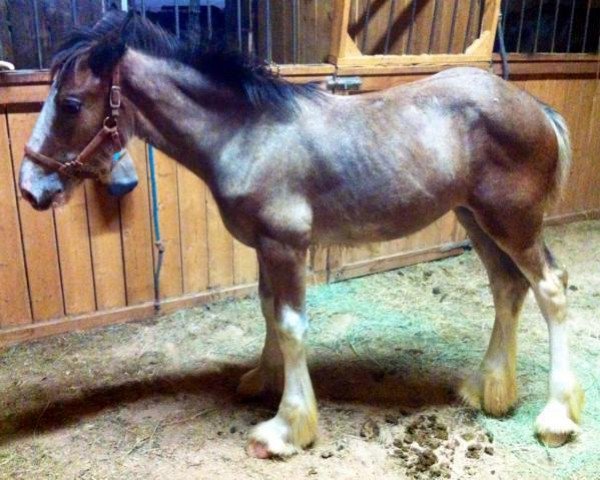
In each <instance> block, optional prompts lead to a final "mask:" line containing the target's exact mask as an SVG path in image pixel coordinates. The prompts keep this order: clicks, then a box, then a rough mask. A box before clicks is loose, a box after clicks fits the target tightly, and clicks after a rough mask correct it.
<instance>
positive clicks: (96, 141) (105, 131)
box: [25, 67, 123, 178]
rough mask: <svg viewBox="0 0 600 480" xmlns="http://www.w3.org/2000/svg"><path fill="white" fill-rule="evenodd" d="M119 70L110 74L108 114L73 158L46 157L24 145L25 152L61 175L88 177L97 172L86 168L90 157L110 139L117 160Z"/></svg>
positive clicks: (118, 151)
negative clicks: (69, 159)
mask: <svg viewBox="0 0 600 480" xmlns="http://www.w3.org/2000/svg"><path fill="white" fill-rule="evenodd" d="M120 80H121V76H120V71H119V68H118V67H117V68H115V70H114V71H113V74H112V81H111V86H110V93H109V95H108V104H109V107H110V115H108V116H107V117H106V118H105V119H104V122H103V123H102V128H101V129H100V131H99V132H98V133H97V134H96V135H95V136H94V138H92V139H91V140H90V142H89V143H88V144H87V145H86V146H85V148H84V149H83V150H82V151H81V152H80V153H79V155H77V157H75V159H74V160H71V161H69V162H59V161H58V160H55V159H54V158H52V157H48V156H46V155H44V154H42V153H38V152H34V151H33V150H32V149H31V148H29V146H27V145H25V154H26V155H27V156H28V157H29V158H30V159H31V160H33V161H34V162H35V163H37V164H38V165H40V166H42V167H44V168H47V169H49V170H54V171H56V172H58V173H59V174H61V175H66V176H68V177H88V178H95V177H97V176H98V175H97V173H96V172H95V171H94V170H93V169H90V168H86V166H87V164H88V163H89V161H90V159H91V158H92V157H94V155H95V154H96V152H97V150H98V149H99V148H100V147H101V146H102V145H103V144H104V142H106V141H107V140H111V141H112V144H113V148H114V155H113V158H114V160H119V159H120V158H121V157H122V155H120V156H119V153H120V152H121V150H123V145H122V142H121V136H120V135H119V130H118V123H117V119H118V118H119V109H120V108H121V85H120ZM114 163H115V162H114V161H113V162H111V168H110V169H111V170H112V167H113V166H114Z"/></svg>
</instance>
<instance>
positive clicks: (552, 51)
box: [550, 0, 560, 53]
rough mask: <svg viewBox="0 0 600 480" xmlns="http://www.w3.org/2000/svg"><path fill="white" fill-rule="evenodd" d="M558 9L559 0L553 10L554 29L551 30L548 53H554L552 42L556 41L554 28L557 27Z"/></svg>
mask: <svg viewBox="0 0 600 480" xmlns="http://www.w3.org/2000/svg"><path fill="white" fill-rule="evenodd" d="M559 9H560V0H556V9H555V10H554V28H552V43H551V45H550V53H554V42H555V41H556V27H557V25H558V11H559Z"/></svg>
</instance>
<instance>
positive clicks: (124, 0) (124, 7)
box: [121, 0, 129, 12]
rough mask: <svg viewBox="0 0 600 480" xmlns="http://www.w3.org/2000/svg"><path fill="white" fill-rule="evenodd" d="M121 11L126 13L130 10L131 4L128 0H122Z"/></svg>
mask: <svg viewBox="0 0 600 480" xmlns="http://www.w3.org/2000/svg"><path fill="white" fill-rule="evenodd" d="M121 10H123V11H124V12H126V11H127V10H129V2H128V1H127V0H121Z"/></svg>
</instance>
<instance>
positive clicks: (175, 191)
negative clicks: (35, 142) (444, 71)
mask: <svg viewBox="0 0 600 480" xmlns="http://www.w3.org/2000/svg"><path fill="white" fill-rule="evenodd" d="M330 68H331V67H330V66H329V67H324V70H323V71H327V72H330ZM540 71H541V70H539V69H538V70H536V71H535V73H534V74H527V73H523V72H521V74H519V72H518V71H517V75H516V80H515V83H516V84H517V85H518V86H520V87H521V88H524V89H526V90H528V91H530V92H531V93H533V94H534V95H536V96H538V97H539V98H540V99H542V100H544V101H546V102H547V103H549V104H551V105H553V106H554V107H556V108H557V109H558V110H559V111H561V112H562V113H563V114H564V115H565V117H566V118H567V121H568V122H569V125H570V127H571V131H572V133H573V147H574V154H575V159H574V166H573V173H572V176H571V179H570V182H569V186H568V189H567V192H566V195H565V198H564V200H563V201H562V202H561V203H560V205H558V206H557V207H556V208H555V209H554V210H553V211H552V215H554V216H558V217H560V218H562V219H563V220H568V219H574V218H584V217H585V216H587V215H597V214H598V212H600V188H598V187H599V186H600V169H599V168H597V166H598V164H599V162H600V135H597V130H598V126H599V125H600V82H599V81H598V77H597V76H594V75H590V74H589V72H588V74H585V75H570V76H569V75H564V74H560V75H556V74H543V73H540ZM427 74H429V73H427ZM427 74H426V73H414V70H410V71H408V74H403V75H397V76H394V77H390V76H388V77H386V78H383V80H382V82H383V84H385V85H387V84H390V83H401V82H404V81H407V80H414V79H415V78H418V77H419V76H420V77H423V76H425V75H427ZM311 75H312V76H315V75H316V74H315V73H314V72H313V73H312V74H311ZM8 88H9V87H2V86H0V114H1V116H2V118H1V119H0V219H1V221H0V246H1V247H0V344H1V343H10V342H15V341H22V340H26V339H31V338H36V337H39V336H42V335H48V334H52V333H57V332H63V331H69V330H73V329H78V328H85V327H91V326H96V325H102V324H108V323H115V322H121V321H128V320H133V319H139V318H145V317H148V316H151V315H152V314H153V305H152V300H153V279H152V269H153V264H154V261H155V251H154V248H153V241H154V238H153V230H152V218H151V215H150V197H149V187H148V176H147V175H148V174H147V168H146V154H147V153H146V148H145V146H144V144H143V143H141V142H140V141H136V142H134V143H133V144H132V145H131V153H132V155H133V157H134V158H135V161H136V163H137V169H138V173H139V176H140V180H141V181H140V185H139V186H138V188H136V189H135V190H134V191H133V192H132V194H130V195H128V196H126V197H125V198H123V199H122V200H121V201H118V200H115V199H114V198H111V197H109V196H107V195H106V194H105V193H104V191H103V190H102V188H101V187H98V186H97V185H95V184H94V183H91V182H87V183H86V184H85V185H84V186H83V187H81V188H79V189H78V190H77V191H76V192H75V194H74V195H73V198H72V199H71V201H70V202H69V203H68V205H66V206H65V207H63V208H60V209H56V210H51V211H47V212H37V211H34V210H33V209H32V208H31V207H30V206H29V205H28V204H27V203H26V202H25V201H24V200H23V199H22V198H21V196H20V194H19V192H18V190H17V188H16V183H17V178H18V174H17V173H18V170H19V166H20V162H21V158H22V153H21V152H22V151H23V145H24V143H25V141H26V140H27V139H28V137H29V134H30V132H31V129H32V127H33V125H34V123H35V120H36V116H37V112H38V111H39V108H40V105H39V104H38V103H24V101H23V98H24V95H25V94H24V93H23V92H24V90H23V89H27V88H31V89H32V91H35V92H36V93H35V95H38V96H39V95H40V92H39V88H40V85H39V82H38V84H37V85H31V86H30V87H26V86H22V87H20V90H18V91H16V90H13V91H12V92H13V93H12V94H11V95H12V98H16V99H17V100H18V99H20V100H19V101H17V102H16V104H14V103H9V104H7V100H6V96H4V97H3V94H2V90H3V89H5V91H9V92H10V90H7V89H8ZM46 88H47V85H46ZM34 89H38V90H34ZM3 98H4V100H3ZM3 103H4V105H2V104H3ZM156 161H157V176H158V190H159V207H160V221H161V230H162V235H163V239H164V243H165V245H166V255H165V261H164V267H163V272H162V278H161V290H162V295H163V299H164V303H163V308H164V311H165V312H166V311H171V310H173V309H176V308H184V307H189V306H192V305H196V304H199V303H203V302H207V301H211V300H214V299H216V298H221V297H223V296H239V295H245V294H247V293H249V292H252V291H254V290H255V284H256V280H257V265H256V260H255V257H254V254H253V252H252V251H251V250H250V249H248V248H247V247H245V246H243V245H241V244H240V243H239V242H237V241H235V240H233V239H232V238H231V236H230V235H229V234H228V233H227V231H226V230H225V227H224V225H223V223H222V221H221V219H220V217H219V213H218V210H217V207H216V205H215V202H214V200H213V199H212V197H211V195H210V192H209V191H208V190H207V189H206V187H205V185H204V184H203V183H202V182H201V181H200V180H199V179H197V178H196V177H195V176H193V175H192V174H191V173H190V172H188V171H187V170H185V169H184V168H182V167H181V166H179V165H177V164H176V163H175V162H174V161H172V160H171V159H169V158H168V157H166V156H165V155H163V154H161V153H160V152H157V154H156ZM464 238H465V237H464V232H463V231H462V230H461V228H459V226H458V225H457V222H456V219H455V218H454V217H453V215H448V216H446V217H444V218H443V219H441V220H439V221H438V222H436V223H435V224H434V225H432V226H430V227H429V228H427V229H425V230H423V231H421V232H418V233H416V234H414V235H412V236H410V237H408V238H406V239H401V240H396V241H392V242H386V243H380V244H374V245H367V246H364V247H360V248H330V249H327V250H323V249H317V250H316V251H314V252H313V254H312V256H311V260H310V267H311V271H312V273H313V275H312V277H311V278H312V279H313V281H325V280H328V279H329V280H340V279H345V278H351V277H354V276H358V275H364V274H366V273H371V272H376V271H382V270H386V269H390V268H396V267H398V266H401V265H405V264H408V263H415V262H417V261H422V260H430V259H434V258H440V257H442V256H445V255H450V254H456V253H459V252H460V251H461V250H460V249H458V248H457V242H461V241H462V240H464Z"/></svg>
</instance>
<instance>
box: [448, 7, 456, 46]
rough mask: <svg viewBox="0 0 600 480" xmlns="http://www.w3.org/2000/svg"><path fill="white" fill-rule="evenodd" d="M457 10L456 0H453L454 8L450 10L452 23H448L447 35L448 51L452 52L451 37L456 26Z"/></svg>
mask: <svg viewBox="0 0 600 480" xmlns="http://www.w3.org/2000/svg"><path fill="white" fill-rule="evenodd" d="M457 10H458V0H454V8H453V10H452V23H451V24H450V35H448V51H447V53H452V39H453V38H454V28H455V27H456V12H457Z"/></svg>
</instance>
